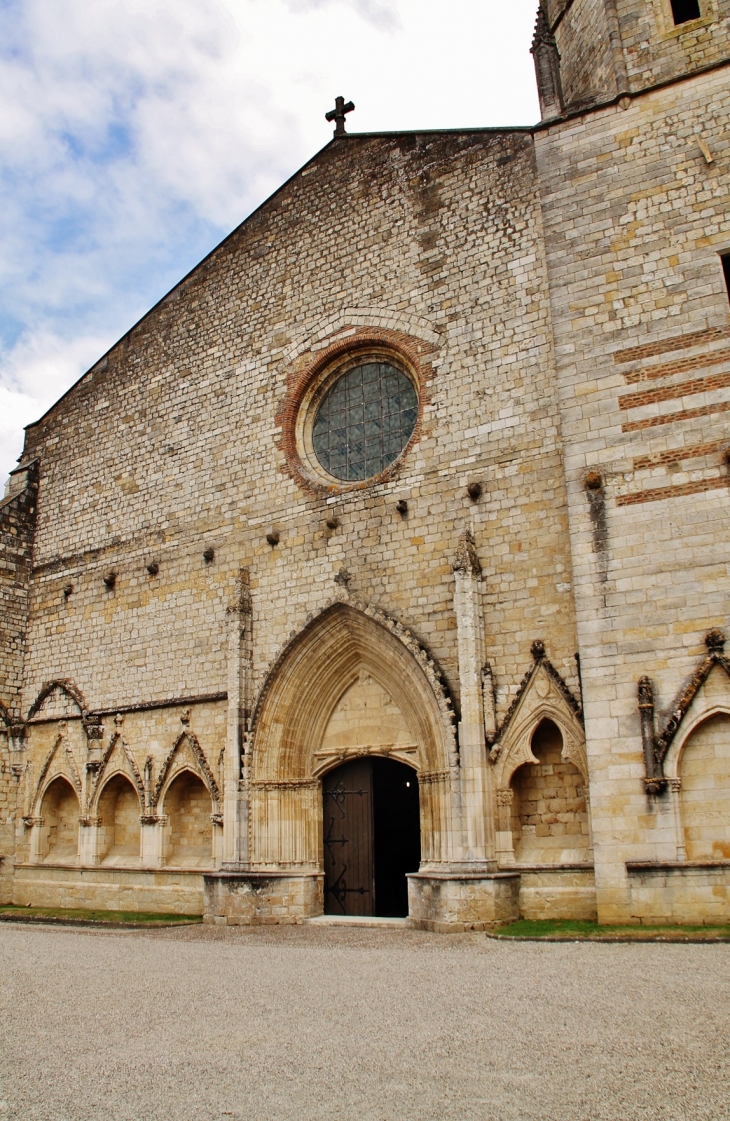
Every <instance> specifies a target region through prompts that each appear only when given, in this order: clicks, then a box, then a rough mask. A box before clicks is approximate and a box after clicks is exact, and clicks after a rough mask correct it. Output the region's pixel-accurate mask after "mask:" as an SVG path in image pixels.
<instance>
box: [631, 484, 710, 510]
mask: <svg viewBox="0 0 730 1121" xmlns="http://www.w3.org/2000/svg"><path fill="white" fill-rule="evenodd" d="M727 486H728V481H727V479H696V480H695V481H694V482H691V483H680V484H679V485H678V486H675V487H655V488H654V489H653V490H637V491H636V492H635V493H634V494H622V495H620V496H619V497H618V498H617V499H616V505H617V506H637V505H638V504H639V503H640V502H659V500H660V499H662V498H681V497H682V495H685V494H701V493H702V491H705V490H721V489H723V488H724V489H725V490H727Z"/></svg>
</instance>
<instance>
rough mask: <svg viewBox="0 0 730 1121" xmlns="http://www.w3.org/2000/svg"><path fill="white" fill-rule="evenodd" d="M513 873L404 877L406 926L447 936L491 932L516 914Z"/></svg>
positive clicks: (516, 891) (517, 883)
mask: <svg viewBox="0 0 730 1121" xmlns="http://www.w3.org/2000/svg"><path fill="white" fill-rule="evenodd" d="M519 902H520V876H519V874H518V873H517V872H493V873H487V874H484V873H478V872H476V873H473V872H464V873H461V874H459V873H451V872H417V873H415V875H412V876H409V877H408V925H409V926H413V927H416V928H417V929H418V930H433V931H436V932H437V933H442V934H451V933H459V932H461V931H465V930H491V929H492V928H493V927H495V926H500V925H501V924H503V923H509V922H514V921H515V920H516V919H518V918H519V915H520V906H519Z"/></svg>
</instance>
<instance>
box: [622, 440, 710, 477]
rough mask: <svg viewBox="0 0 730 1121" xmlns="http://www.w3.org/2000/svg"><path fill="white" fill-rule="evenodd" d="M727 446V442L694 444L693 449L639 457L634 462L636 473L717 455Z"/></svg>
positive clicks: (676, 449) (674, 450)
mask: <svg viewBox="0 0 730 1121" xmlns="http://www.w3.org/2000/svg"><path fill="white" fill-rule="evenodd" d="M727 446H728V441H727V440H712V441H710V443H709V444H692V445H691V447H686V448H674V449H673V450H672V451H666V452H655V453H654V454H653V455H638V456H637V457H636V459H635V460H634V471H644V470H646V468H648V467H663V466H664V465H665V464H667V463H682V462H683V461H684V460H685V459H698V458H699V457H700V456H703V455H716V454H717V453H718V452H722V451H724V450H725V448H727Z"/></svg>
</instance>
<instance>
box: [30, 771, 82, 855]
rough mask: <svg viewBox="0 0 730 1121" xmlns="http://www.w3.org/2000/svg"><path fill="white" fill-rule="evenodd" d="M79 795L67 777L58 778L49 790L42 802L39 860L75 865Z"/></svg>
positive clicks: (51, 783) (58, 776)
mask: <svg viewBox="0 0 730 1121" xmlns="http://www.w3.org/2000/svg"><path fill="white" fill-rule="evenodd" d="M80 813H81V806H80V803H79V796H78V793H77V791H76V790H75V789H74V787H73V786H72V785H71V783H70V782H69V781H68V779H67V778H65V777H64V776H63V775H56V777H55V778H53V779H51V781H50V782H49V783H48V786H46V788H45V790H44V792H43V797H42V799H41V812H40V819H39V822H38V830H37V838H36V849H35V854H34V855H35V859H36V860H43V861H46V862H48V863H51V864H75V863H76V862H77V859H78V851H79V815H80Z"/></svg>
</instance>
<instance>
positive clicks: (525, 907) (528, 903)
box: [515, 864, 596, 922]
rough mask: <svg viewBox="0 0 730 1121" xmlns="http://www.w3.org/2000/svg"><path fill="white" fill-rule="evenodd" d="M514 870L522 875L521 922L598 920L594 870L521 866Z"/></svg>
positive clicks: (576, 866) (577, 866) (586, 868)
mask: <svg viewBox="0 0 730 1121" xmlns="http://www.w3.org/2000/svg"><path fill="white" fill-rule="evenodd" d="M515 871H518V872H519V873H520V918H521V919H533V920H535V919H581V920H582V921H584V922H595V921H596V878H595V875H594V872H593V868H592V867H590V866H588V867H585V866H580V865H578V864H576V865H573V866H572V867H571V866H566V865H562V866H560V867H553V866H550V865H549V864H531V865H525V864H522V865H517V866H516V868H515Z"/></svg>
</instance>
